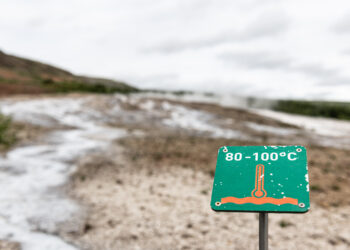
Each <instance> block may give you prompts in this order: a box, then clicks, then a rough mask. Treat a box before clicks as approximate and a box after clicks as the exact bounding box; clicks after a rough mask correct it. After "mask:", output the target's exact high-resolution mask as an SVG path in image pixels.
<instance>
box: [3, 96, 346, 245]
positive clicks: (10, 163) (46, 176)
mask: <svg viewBox="0 0 350 250" xmlns="http://www.w3.org/2000/svg"><path fill="white" fill-rule="evenodd" d="M151 98H152V99H150V95H148V94H146V95H140V94H137V95H130V96H122V95H115V96H94V95H92V96H80V95H77V96H68V97H46V98H37V99H24V100H16V99H6V100H3V101H1V102H0V109H1V112H2V113H4V114H7V115H11V116H12V117H13V119H14V120H16V121H21V122H27V123H31V124H35V125H38V126H43V127H47V128H50V129H52V132H50V133H49V134H48V135H47V136H46V137H45V138H43V139H42V140H40V141H37V142H35V143H33V144H31V145H27V146H21V147H17V148H15V149H13V150H11V151H10V152H8V153H7V154H6V156H1V157H0V189H1V190H2V192H1V193H0V201H1V202H0V239H8V240H11V241H17V242H19V243H21V246H22V249H23V250H34V249H35V250H36V249H58V250H60V249H62V250H63V249H68V250H70V249H76V247H75V246H73V245H71V244H69V243H67V242H65V241H63V240H62V239H61V238H60V237H59V236H58V235H59V234H60V233H62V232H63V233H64V232H74V231H77V232H78V231H79V230H81V229H82V227H83V225H82V222H83V221H84V216H85V212H84V209H83V208H82V207H81V206H80V205H79V204H77V203H76V202H75V201H74V200H72V199H71V198H69V197H67V196H66V195H65V193H64V191H63V188H62V187H63V186H64V185H65V184H66V183H67V181H68V178H69V176H70V174H71V173H73V172H74V170H75V165H74V162H75V161H76V160H77V159H79V157H82V156H84V155H86V154H88V153H89V152H98V151H100V150H104V149H107V147H108V145H109V143H110V142H111V141H112V140H114V139H117V138H121V137H123V136H127V135H130V133H127V132H126V130H124V129H119V128H114V127H111V126H108V125H107V124H109V123H110V122H111V121H113V120H123V119H124V122H125V124H126V125H127V124H128V123H130V122H131V123H132V122H134V123H145V124H147V123H149V124H152V125H153V124H154V125H155V126H160V127H161V126H163V128H164V127H165V128H166V129H175V130H183V131H188V132H194V133H195V134H199V135H203V136H209V137H214V138H229V139H239V140H245V139H247V140H251V141H252V140H254V138H253V137H252V135H250V134H249V130H250V131H256V132H257V133H267V134H269V135H272V136H275V137H280V138H284V137H285V138H290V137H295V136H299V137H298V138H302V137H304V134H305V136H308V137H309V138H311V139H312V140H313V142H315V143H316V144H317V143H318V144H320V145H325V146H332V147H340V146H341V147H347V148H350V122H346V121H339V120H332V119H324V118H313V117H305V116H297V115H290V114H285V113H280V112H274V111H269V110H260V109H259V110H257V109H247V110H248V111H249V112H253V113H256V114H259V115H261V116H265V117H270V118H273V119H276V120H279V121H282V122H284V123H288V124H291V125H296V126H298V127H297V128H289V127H275V126H269V125H262V124H258V123H255V122H251V121H249V122H247V121H240V120H239V119H237V120H232V119H228V118H227V119H226V118H220V119H221V120H220V121H217V119H219V118H217V117H216V116H215V114H212V113H210V112H206V111H204V110H196V109H194V108H190V107H188V106H186V104H185V103H183V104H179V103H173V102H171V100H176V101H179V100H180V99H181V101H184V102H188V101H190V100H182V99H184V97H179V98H180V99H176V98H177V97H174V96H173V97H171V98H170V97H169V98H168V97H167V96H164V95H163V96H162V98H163V99H161V97H160V96H159V97H157V98H156V99H154V96H151ZM167 98H168V101H167V100H166V99H167ZM197 101H198V102H199V101H200V102H208V103H216V104H220V105H224V106H233V107H234V106H239V107H241V108H243V107H244V106H245V104H244V105H240V104H237V103H239V101H237V103H234V101H231V103H229V102H228V101H227V102H226V101H223V102H222V100H221V101H220V100H219V99H210V97H206V96H204V97H203V98H198V100H197ZM107 104H110V105H109V106H108V105H107ZM125 104H128V105H134V107H136V108H135V109H125V107H123V105H125ZM112 123H113V122H112ZM236 123H240V125H239V126H237V124H236ZM125 124H124V125H125ZM223 124H224V125H225V126H222V125H223Z"/></svg>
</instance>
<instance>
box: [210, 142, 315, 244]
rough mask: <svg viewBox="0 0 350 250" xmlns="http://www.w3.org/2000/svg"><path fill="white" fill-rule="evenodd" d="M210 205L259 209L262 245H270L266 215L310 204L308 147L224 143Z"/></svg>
mask: <svg viewBox="0 0 350 250" xmlns="http://www.w3.org/2000/svg"><path fill="white" fill-rule="evenodd" d="M211 207H212V209H213V210H215V211H230V212H259V249H261V250H264V249H267V225H268V224H267V223H268V220H267V218H268V217H267V216H268V213H269V212H274V213H305V212H307V211H308V210H309V208H310V198H309V177H308V167H307V158H306V149H305V148H304V147H302V146H242V147H237V146H225V147H222V148H220V149H219V153H218V158H217V165H216V171H215V177H214V184H213V191H212V197H211Z"/></svg>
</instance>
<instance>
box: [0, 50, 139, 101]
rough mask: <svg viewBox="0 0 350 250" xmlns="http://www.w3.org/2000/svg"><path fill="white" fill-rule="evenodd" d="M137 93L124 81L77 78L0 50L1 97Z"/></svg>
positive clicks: (60, 70)
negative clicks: (81, 93) (64, 93)
mask: <svg viewBox="0 0 350 250" xmlns="http://www.w3.org/2000/svg"><path fill="white" fill-rule="evenodd" d="M135 91H138V89H137V88H135V87H132V86H131V85H129V84H126V83H124V82H120V81H114V80H109V79H103V78H93V77H86V76H77V75H74V74H72V73H70V72H69V71H66V70H63V69H60V68H57V67H54V66H51V65H48V64H45V63H41V62H37V61H33V60H28V59H25V58H21V57H17V56H12V55H8V54H5V53H4V52H3V51H1V50H0V95H9V94H39V93H55V92H56V93H57V92H95V93H115V92H122V93H129V92H135Z"/></svg>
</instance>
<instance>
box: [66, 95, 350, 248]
mask: <svg viewBox="0 0 350 250" xmlns="http://www.w3.org/2000/svg"><path fill="white" fill-rule="evenodd" d="M155 102H156V103H159V102H161V101H159V100H158V101H155ZM173 103H175V102H173ZM100 104H101V102H100ZM175 104H176V103H175ZM182 105H184V106H187V107H191V108H194V109H197V110H198V109H199V110H205V111H207V112H211V113H212V114H214V115H215V116H216V117H218V118H220V119H223V118H230V119H234V120H238V119H239V120H241V121H242V120H243V121H251V122H256V123H259V124H265V125H270V126H279V127H287V128H294V127H293V126H290V125H287V124H283V123H280V122H278V121H274V120H272V119H269V118H264V117H260V116H255V115H252V114H250V113H248V112H247V111H244V110H236V109H229V108H221V107H219V106H216V105H208V104H203V105H201V104H182ZM102 106H104V105H102ZM127 108H128V110H130V111H132V112H134V113H135V112H140V110H139V109H138V106H137V105H128V106H127ZM156 119H157V118H155V117H153V125H154V126H153V127H152V126H149V123H147V122H145V123H132V124H130V123H128V122H126V121H125V120H123V119H121V120H119V121H118V122H115V121H114V123H113V122H112V123H110V124H114V125H116V126H122V127H123V126H125V127H128V128H132V129H133V130H135V129H136V130H139V131H142V133H141V135H139V136H129V137H126V138H123V139H120V140H117V141H115V143H114V144H113V145H111V147H110V149H109V150H108V152H105V153H104V154H99V155H90V156H88V157H85V158H84V159H83V160H82V161H81V162H80V163H79V168H78V170H77V172H76V173H75V174H74V176H73V177H72V188H71V192H72V193H71V194H72V196H73V197H75V198H76V199H78V200H79V201H81V202H82V203H83V204H85V206H87V207H89V209H90V212H89V217H88V219H87V221H86V225H85V230H84V233H83V234H81V235H79V236H76V237H75V238H74V239H72V238H70V239H71V240H73V242H76V244H78V245H79V247H80V248H81V249H89V250H92V249H93V250H94V249H256V248H257V244H258V243H257V239H258V237H257V234H258V231H257V225H258V221H257V215H256V214H254V213H215V212H213V211H211V209H210V206H209V202H210V196H211V188H212V181H213V176H214V173H215V165H216V152H217V149H218V148H219V147H221V146H223V145H263V144H264V145H265V143H266V142H269V141H270V140H271V141H274V139H273V137H272V136H271V137H269V136H267V138H266V140H263V141H260V142H257V141H247V140H244V141H242V140H234V139H220V138H210V137H205V136H199V135H198V134H196V133H188V132H184V131H183V130H181V129H178V130H176V129H175V130H171V129H165V128H160V127H159V126H157V125H156V124H157V122H155V120H156ZM294 139H295V138H293V139H291V140H290V141H291V142H294ZM281 141H283V142H287V143H288V138H284V139H283V140H281ZM307 150H308V161H309V174H310V183H311V202H312V205H311V211H310V212H309V213H307V214H305V215H293V214H271V215H270V234H269V239H270V248H271V249H348V248H349V247H350V239H349V235H348V232H349V222H350V189H349V188H348V181H347V180H348V179H349V178H350V168H349V165H350V154H349V151H348V150H341V149H335V148H329V147H320V146H317V145H313V144H311V143H310V145H308V147H307Z"/></svg>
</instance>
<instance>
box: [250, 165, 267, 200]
mask: <svg viewBox="0 0 350 250" xmlns="http://www.w3.org/2000/svg"><path fill="white" fill-rule="evenodd" d="M264 168H265V166H264V165H262V164H258V165H256V169H255V188H254V190H253V191H252V196H254V197H256V198H262V197H265V196H266V194H267V193H266V191H265V189H264Z"/></svg>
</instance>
